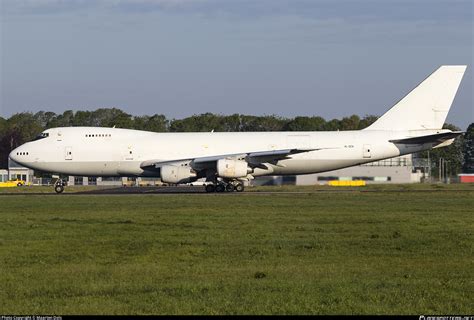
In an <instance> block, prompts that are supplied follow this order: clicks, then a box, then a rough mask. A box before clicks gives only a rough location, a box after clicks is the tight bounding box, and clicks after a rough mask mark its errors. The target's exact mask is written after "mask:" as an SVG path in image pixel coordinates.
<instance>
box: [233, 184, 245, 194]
mask: <svg viewBox="0 0 474 320" xmlns="http://www.w3.org/2000/svg"><path fill="white" fill-rule="evenodd" d="M235 191H237V192H242V191H244V185H243V184H242V183H239V184H238V185H236V186H235Z"/></svg>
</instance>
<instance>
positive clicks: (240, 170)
mask: <svg viewBox="0 0 474 320" xmlns="http://www.w3.org/2000/svg"><path fill="white" fill-rule="evenodd" d="M250 172H252V169H251V168H249V166H248V163H247V162H246V161H243V160H235V159H219V160H217V174H218V175H219V176H220V177H222V178H243V177H246V176H247V174H248V173H250Z"/></svg>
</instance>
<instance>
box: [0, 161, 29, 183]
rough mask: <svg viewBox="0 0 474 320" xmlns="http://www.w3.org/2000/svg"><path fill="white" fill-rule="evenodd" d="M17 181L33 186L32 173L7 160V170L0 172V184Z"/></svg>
mask: <svg viewBox="0 0 474 320" xmlns="http://www.w3.org/2000/svg"><path fill="white" fill-rule="evenodd" d="M17 179H18V180H23V181H25V182H26V184H34V183H35V178H34V171H33V170H31V169H28V168H25V167H23V166H22V165H20V164H18V163H16V162H15V161H13V160H11V159H8V170H5V169H2V170H0V182H5V181H8V180H17Z"/></svg>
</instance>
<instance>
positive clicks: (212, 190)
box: [206, 184, 216, 192]
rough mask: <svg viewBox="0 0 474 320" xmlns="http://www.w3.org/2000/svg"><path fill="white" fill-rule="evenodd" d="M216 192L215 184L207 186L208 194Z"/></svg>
mask: <svg viewBox="0 0 474 320" xmlns="http://www.w3.org/2000/svg"><path fill="white" fill-rule="evenodd" d="M214 191H216V187H215V186H214V185H213V184H207V185H206V192H214Z"/></svg>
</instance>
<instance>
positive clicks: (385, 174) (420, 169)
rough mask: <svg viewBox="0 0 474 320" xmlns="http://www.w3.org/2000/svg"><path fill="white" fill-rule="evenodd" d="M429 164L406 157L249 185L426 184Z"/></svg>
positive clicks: (281, 177) (282, 177)
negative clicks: (363, 182) (330, 183)
mask: <svg viewBox="0 0 474 320" xmlns="http://www.w3.org/2000/svg"><path fill="white" fill-rule="evenodd" d="M429 168H430V163H429V160H427V159H419V158H415V157H413V156H412V155H411V154H410V155H405V156H401V157H396V158H391V159H386V160H381V161H376V162H372V163H367V164H363V165H359V166H354V167H349V168H344V169H339V170H333V171H328V172H322V173H315V174H306V175H297V176H275V177H258V178H256V179H255V180H253V181H252V185H281V184H294V185H316V184H327V183H328V182H329V181H354V180H363V181H365V182H366V183H420V182H426V181H429V179H430V176H429V172H430V170H429Z"/></svg>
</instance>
